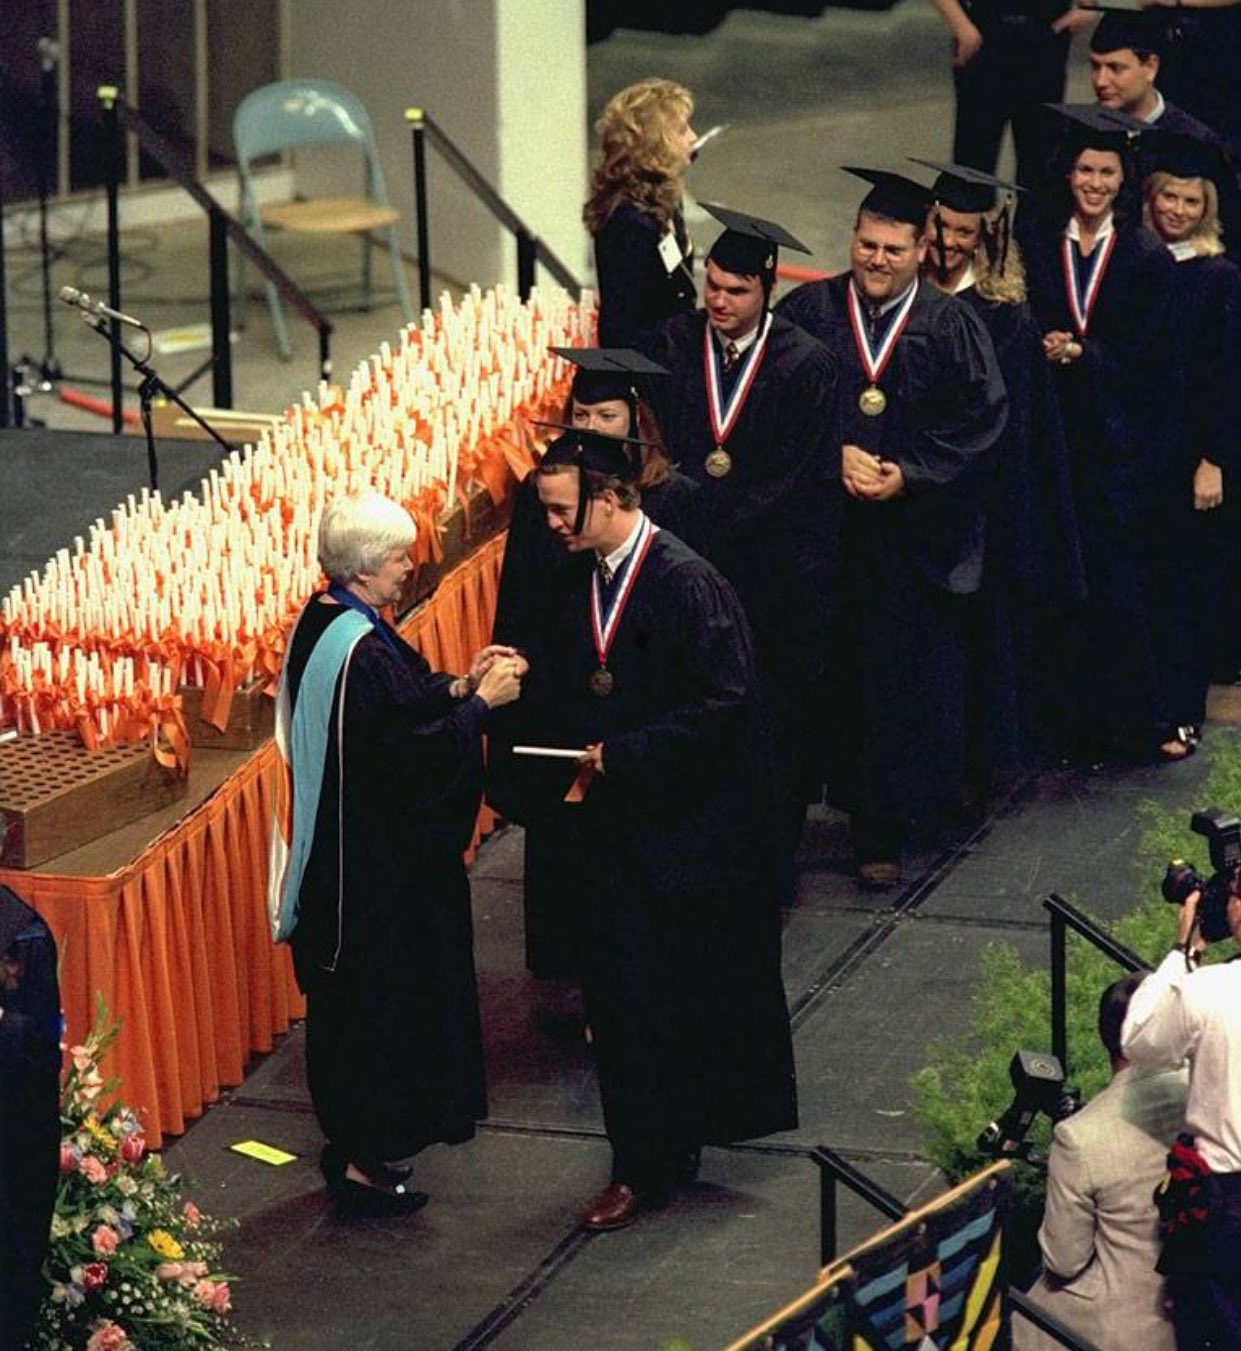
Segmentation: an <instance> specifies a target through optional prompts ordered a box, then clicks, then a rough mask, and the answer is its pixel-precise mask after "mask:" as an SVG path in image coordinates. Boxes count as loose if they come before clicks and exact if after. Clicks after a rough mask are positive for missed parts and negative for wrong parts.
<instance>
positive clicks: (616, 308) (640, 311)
mask: <svg viewBox="0 0 1241 1351" xmlns="http://www.w3.org/2000/svg"><path fill="white" fill-rule="evenodd" d="M693 110H694V100H693V98H692V96H691V95H690V92H689V90H688V89H686V88H684V87H683V86H682V85H679V84H676V83H674V82H673V81H672V80H661V79H649V80H640V81H639V82H638V83H637V84H633V85H630V86H629V87H628V88H627V89H622V90H621V91H620V93H619V94H616V95H614V96H613V97H612V98H611V99H610V100H609V102H608V105H607V107H606V108H604V110H603V115H602V116H601V117H600V118H599V121H598V122H597V123H596V124H595V130H596V131H597V132H598V134H599V138H600V148H601V158H600V162H599V166H598V168H597V169H596V170H595V175H594V181H593V185H592V188H591V194H590V199H589V200H588V201H587V203H586V206H585V207H584V209H583V211H582V219H583V220H584V221H585V223H586V228H587V229H588V230H589V231H590V233H591V234H592V235H593V236H594V241H595V272H596V275H597V278H598V283H599V344H600V346H603V347H626V346H631V345H632V344H633V342H634V339H635V337H636V336H637V335H639V334H640V333H641V332H642V331H643V330H645V329H649V328H652V327H653V326H655V325H656V324H658V323H659V322H660V321H661V320H663V319H666V318H668V317H669V316H670V315H673V314H677V313H679V312H681V311H682V310H693V309H694V306H695V304H696V303H697V296H696V293H695V291H694V277H693V261H694V260H693V249H692V246H691V245H690V241H689V236H688V234H687V232H686V229H685V221H684V218H683V216H682V214H681V197H682V186H681V177H682V175H683V174H684V172H685V170H686V169H687V168H688V167H689V163H690V160H691V159H692V158H693V153H694V140H695V136H694V129H693V127H692V126H690V116H691V114H692V113H693Z"/></svg>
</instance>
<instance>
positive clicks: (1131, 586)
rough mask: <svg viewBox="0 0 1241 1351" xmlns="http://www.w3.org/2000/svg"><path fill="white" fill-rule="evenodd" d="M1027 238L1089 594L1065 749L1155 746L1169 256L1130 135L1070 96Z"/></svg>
mask: <svg viewBox="0 0 1241 1351" xmlns="http://www.w3.org/2000/svg"><path fill="white" fill-rule="evenodd" d="M1069 116H1070V117H1072V118H1073V121H1072V125H1071V127H1070V129H1069V138H1068V145H1067V148H1066V152H1065V153H1064V154H1063V156H1062V158H1061V161H1060V163H1061V167H1062V169H1063V177H1057V176H1053V178H1052V180H1051V185H1050V187H1051V193H1050V199H1049V200H1048V201H1046V202H1044V203H1043V205H1042V212H1041V221H1040V226H1041V228H1039V229H1038V230H1037V231H1036V232H1035V234H1034V236H1033V237H1032V238H1031V239H1030V240H1029V241H1028V242H1027V244H1026V245H1025V252H1026V268H1027V275H1028V279H1029V285H1030V301H1031V305H1032V306H1033V309H1034V313H1035V316H1036V318H1037V319H1038V323H1039V328H1040V330H1041V331H1042V334H1043V342H1042V347H1043V355H1044V359H1045V360H1046V361H1047V362H1048V364H1049V366H1050V368H1051V371H1052V374H1053V378H1054V380H1055V384H1056V389H1057V393H1058V395H1059V399H1060V407H1061V411H1062V413H1063V416H1064V429H1065V435H1066V438H1067V441H1068V446H1069V457H1070V464H1071V471H1072V476H1073V489H1074V496H1075V500H1076V507H1077V519H1078V525H1079V529H1080V531H1081V542H1082V560H1083V563H1084V567H1085V580H1086V590H1087V598H1086V601H1085V604H1084V605H1083V606H1082V607H1081V610H1080V611H1079V612H1078V614H1077V616H1076V618H1075V620H1074V621H1072V622H1070V623H1069V624H1068V625H1067V626H1066V631H1065V634H1064V638H1065V642H1064V645H1063V650H1062V652H1061V654H1060V660H1061V666H1062V671H1063V683H1062V688H1063V691H1064V697H1065V703H1066V709H1067V714H1068V720H1069V723H1068V727H1067V733H1068V737H1069V743H1070V747H1069V748H1070V749H1071V750H1073V751H1074V752H1075V753H1077V754H1079V755H1083V756H1086V757H1088V758H1090V759H1094V758H1096V757H1100V756H1110V755H1120V756H1122V757H1129V756H1133V755H1138V756H1145V755H1149V754H1151V753H1152V752H1154V750H1155V748H1156V746H1158V745H1159V744H1160V742H1162V741H1164V740H1165V739H1166V731H1167V727H1168V723H1169V717H1168V713H1167V711H1166V709H1165V706H1164V695H1163V690H1162V683H1161V672H1160V668H1159V661H1158V658H1157V654H1156V651H1155V642H1156V638H1155V634H1154V630H1153V626H1152V610H1151V607H1152V587H1153V585H1154V577H1153V575H1152V556H1151V548H1152V542H1153V540H1154V539H1155V536H1156V533H1157V531H1158V530H1159V529H1160V519H1161V517H1160V513H1161V509H1162V506H1163V502H1162V499H1161V485H1162V484H1163V482H1164V479H1165V475H1166V472H1167V467H1168V465H1169V464H1170V463H1171V461H1172V459H1173V458H1174V457H1175V455H1176V454H1177V453H1178V450H1177V446H1178V443H1179V441H1180V439H1181V438H1182V435H1183V428H1182V427H1181V426H1180V420H1179V417H1178V411H1179V408H1180V402H1179V396H1178V394H1177V386H1178V384H1179V380H1180V376H1179V371H1178V363H1177V361H1176V360H1175V359H1174V357H1175V354H1174V350H1173V347H1172V341H1171V324H1172V319H1173V303H1172V289H1173V275H1172V273H1173V267H1174V264H1173V262H1172V259H1171V258H1170V257H1169V256H1168V253H1167V250H1166V249H1165V248H1164V247H1163V246H1162V245H1161V244H1160V242H1159V241H1158V240H1157V239H1155V238H1154V237H1153V236H1152V235H1151V234H1149V233H1148V232H1147V231H1145V230H1143V229H1142V228H1141V226H1140V223H1139V221H1138V217H1137V204H1138V202H1137V171H1136V167H1135V166H1134V165H1133V163H1132V158H1133V157H1132V154H1131V152H1130V149H1129V146H1128V142H1127V135H1126V133H1125V132H1124V131H1120V130H1117V128H1116V126H1115V124H1113V123H1109V122H1107V121H1106V120H1104V119H1103V118H1102V117H1101V115H1099V114H1098V113H1097V112H1096V110H1095V109H1094V108H1093V107H1091V108H1089V109H1085V110H1082V109H1077V108H1075V109H1073V110H1072V112H1071V113H1070V114H1069Z"/></svg>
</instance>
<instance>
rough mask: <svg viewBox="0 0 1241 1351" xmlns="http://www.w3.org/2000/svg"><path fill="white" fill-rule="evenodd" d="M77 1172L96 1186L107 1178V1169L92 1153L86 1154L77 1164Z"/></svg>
mask: <svg viewBox="0 0 1241 1351" xmlns="http://www.w3.org/2000/svg"><path fill="white" fill-rule="evenodd" d="M78 1172H79V1173H81V1174H82V1176H83V1177H84V1178H85V1179H86V1180H87V1182H91V1183H93V1184H94V1185H95V1186H96V1187H97V1186H99V1184H100V1183H101V1182H106V1181H107V1180H108V1170H107V1169H106V1168H105V1167H104V1166H103V1164H102V1163H100V1162H99V1160H98V1159H97V1158H95V1156H94V1155H93V1154H88V1155H87V1156H86V1157H85V1158H84V1159H83V1160H82V1162H81V1163H79V1164H78Z"/></svg>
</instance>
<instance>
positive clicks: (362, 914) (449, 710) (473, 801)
mask: <svg viewBox="0 0 1241 1351" xmlns="http://www.w3.org/2000/svg"><path fill="white" fill-rule="evenodd" d="M344 613H346V611H345V609H344V608H343V607H341V606H337V605H333V604H330V603H328V602H326V601H324V600H321V599H317V598H316V599H313V600H311V602H310V603H309V604H308V606H307V607H306V610H305V611H304V612H303V617H302V619H301V620H300V621H299V623H298V626H297V630H296V633H295V634H294V636H293V641H292V644H291V646H290V650H289V656H288V667H287V671H288V678H289V688H290V693H291V694H292V696H293V699H294V701H295V703H296V698H297V693H298V688H299V685H300V681H301V677H302V673H303V671H304V670H305V668H306V662H307V661H308V660H309V657H310V653H311V651H312V650H313V648H314V645H315V643H316V642H317V641H318V640H319V638H320V637H321V636H322V635H323V633H324V632H325V631H326V630H327V627H328V626H329V625H330V624H331V623H332V622H333V621H334V620H335V619H337V618H339V617H340V615H342V614H344ZM451 681H452V677H451V676H449V675H444V674H437V673H433V672H432V671H431V670H430V667H429V666H428V664H427V663H426V661H425V660H424V659H423V658H422V657H421V656H420V655H419V654H418V653H417V652H415V651H414V649H413V648H411V647H409V646H408V644H406V643H404V642H401V643H400V652H399V655H398V653H397V652H394V651H393V650H392V649H391V648H390V647H389V646H388V644H387V643H385V642H384V640H383V639H382V638H380V637H379V636H378V635H377V634H375V633H370V634H367V635H366V636H365V637H364V638H362V639H361V641H360V642H359V643H358V645H357V647H356V648H355V649H354V655H353V660H352V664H351V667H350V669H349V674H348V683H347V689H346V694H345V699H344V709H343V719H344V727H343V735H342V737H341V743H342V744H343V747H344V755H345V779H344V791H343V794H342V793H340V792H339V791H338V782H339V778H338V775H339V758H338V750H337V736H336V733H337V729H338V728H339V726H340V719H341V716H342V709H341V697H340V685H339V682H338V685H337V689H336V694H335V698H334V711H333V726H332V732H331V734H330V736H329V740H328V754H327V764H326V768H325V771H324V777H323V789H322V796H321V798H320V802H319V810H318V815H317V817H316V822H315V834H314V842H313V845H312V847H311V852H310V857H309V860H308V862H307V866H306V874H305V877H304V880H303V882H302V888H301V898H300V899H301V907H300V916H299V921H298V925H297V928H296V929H295V930H294V932H293V936H292V947H293V956H294V962H295V965H296V970H297V977H298V982H299V984H300V985H301V987H302V989H303V990H304V991H305V993H306V997H307V1014H306V1064H307V1072H308V1077H309V1081H310V1092H311V1097H312V1099H313V1101H314V1106H315V1112H316V1114H317V1116H318V1118H319V1122H320V1125H321V1127H322V1129H323V1133H324V1135H325V1136H326V1137H327V1139H328V1140H329V1141H330V1142H331V1143H332V1144H334V1145H335V1146H337V1147H338V1148H339V1150H340V1151H341V1152H342V1153H343V1155H344V1157H346V1158H348V1159H350V1160H352V1161H354V1162H360V1161H361V1162H374V1161H388V1160H395V1159H402V1158H407V1157H409V1156H410V1155H412V1154H415V1153H417V1152H418V1151H419V1150H421V1149H423V1148H424V1147H425V1146H426V1145H429V1144H432V1143H434V1142H436V1141H444V1142H447V1143H449V1144H455V1143H457V1142H459V1141H462V1140H467V1139H469V1138H470V1137H471V1136H472V1135H473V1134H474V1123H475V1122H476V1121H477V1120H478V1119H479V1118H481V1117H482V1116H484V1115H485V1114H486V1091H485V1084H484V1079H483V1055H482V1039H481V1035H480V1031H479V1016H478V995H477V989H476V985H475V976H474V947H473V943H474V939H473V924H472V919H471V915H470V887H469V880H468V878H467V876H466V871H465V865H464V862H463V852H464V850H465V849H466V848H467V846H468V845H469V841H470V834H471V830H472V827H473V824H474V819H475V816H476V813H477V810H478V803H479V797H480V792H481V783H482V751H481V733H482V730H483V723H484V720H485V718H486V716H487V706H486V704H485V703H484V702H483V701H482V700H481V699H479V698H478V697H477V696H474V697H473V698H470V699H464V700H454V699H453V698H452V696H451V695H450V694H449V692H448V686H449V684H450V683H451ZM342 798H343V800H342ZM338 821H342V822H343V850H344V854H343V859H342V858H341V848H342V831H341V830H339V829H338V824H337V823H338ZM338 866H339V868H340V872H339V873H338ZM338 877H339V878H340V879H343V880H342V881H340V882H338ZM338 896H339V897H341V898H342V899H341V900H340V903H339V905H338Z"/></svg>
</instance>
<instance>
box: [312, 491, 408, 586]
mask: <svg viewBox="0 0 1241 1351" xmlns="http://www.w3.org/2000/svg"><path fill="white" fill-rule="evenodd" d="M417 534H418V528H417V526H415V525H414V518H413V517H412V516H411V515H410V514H409V512H408V511H406V510H405V508H404V507H403V506H401V505H400V503H398V502H394V501H392V499H391V498H390V497H384V495H383V494H382V493H377V492H375V491H374V489H372V488H367V489H365V490H363V491H362V492H359V493H349V494H348V496H346V497H334V498H332V500H331V501H330V502H329V503H328V504H327V506H325V507H324V508H323V517H322V519H321V520H320V521H319V566H320V567H322V569H323V571H324V572H326V573H327V575H328V578H329V579H330V580H331V581H333V582H340V583H341V584H342V585H345V584H348V583H349V582H351V581H353V579H354V578H355V577H360V576H361V575H362V574H363V573H367V574H370V573H375V572H378V571H379V569H380V567H381V565H382V564H383V561H384V558H385V556H386V555H387V553H388V551H389V549H408V548H409V546H410V545H411V544H412V543H413V542H414V539H415V538H416V536H417Z"/></svg>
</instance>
